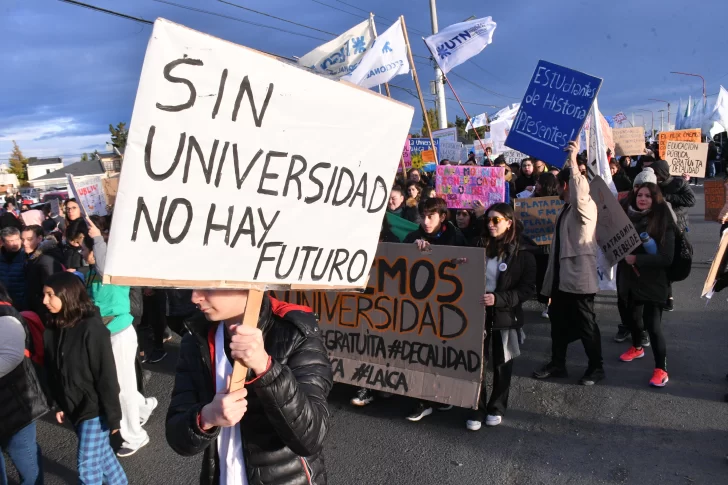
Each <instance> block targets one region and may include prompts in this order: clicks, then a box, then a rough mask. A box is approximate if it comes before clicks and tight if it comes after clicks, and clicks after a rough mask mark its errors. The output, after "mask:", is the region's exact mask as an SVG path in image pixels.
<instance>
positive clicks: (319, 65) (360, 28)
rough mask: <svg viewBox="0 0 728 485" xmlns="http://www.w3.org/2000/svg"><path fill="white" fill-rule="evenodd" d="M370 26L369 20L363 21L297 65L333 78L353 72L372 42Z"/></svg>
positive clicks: (310, 53) (372, 36)
mask: <svg viewBox="0 0 728 485" xmlns="http://www.w3.org/2000/svg"><path fill="white" fill-rule="evenodd" d="M372 24H373V22H372V21H371V20H365V21H364V22H362V23H360V24H359V25H355V26H354V27H352V28H350V29H349V30H347V31H346V32H344V33H343V34H341V35H340V36H338V37H337V38H335V39H334V40H331V41H329V42H327V43H325V44H324V45H321V46H318V47H317V48H315V49H314V50H312V51H311V52H309V53H308V54H306V55H305V56H303V57H301V58H300V59H298V64H300V65H301V66H304V67H310V68H311V69H313V70H314V71H316V72H320V73H322V74H327V75H329V76H333V77H335V78H339V77H341V76H345V75H347V74H349V73H350V72H353V71H354V69H356V66H357V65H358V64H359V62H360V61H361V59H362V57H364V54H365V53H366V52H367V50H368V49H369V48H370V47H371V46H372V42H373V41H374V28H373V27H372Z"/></svg>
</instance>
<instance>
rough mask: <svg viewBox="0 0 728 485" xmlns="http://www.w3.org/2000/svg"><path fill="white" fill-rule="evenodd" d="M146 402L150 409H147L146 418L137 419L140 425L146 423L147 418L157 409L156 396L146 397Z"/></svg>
mask: <svg viewBox="0 0 728 485" xmlns="http://www.w3.org/2000/svg"><path fill="white" fill-rule="evenodd" d="M146 404H149V405H150V406H151V408H152V409H150V410H149V415H148V416H147V417H146V419H140V420H139V422H140V423H141V425H142V426H144V425H145V424H147V421H149V418H151V417H152V413H153V412H154V410H155V409H157V406H159V401H157V398H156V397H148V398H147V399H146Z"/></svg>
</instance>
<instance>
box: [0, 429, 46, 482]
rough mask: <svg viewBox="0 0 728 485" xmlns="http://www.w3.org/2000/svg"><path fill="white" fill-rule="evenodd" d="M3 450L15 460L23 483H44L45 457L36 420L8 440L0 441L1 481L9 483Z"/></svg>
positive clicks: (14, 462)
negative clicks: (42, 453) (41, 451)
mask: <svg viewBox="0 0 728 485" xmlns="http://www.w3.org/2000/svg"><path fill="white" fill-rule="evenodd" d="M3 451H4V452H5V453H7V454H8V455H9V456H10V458H11V459H12V460H13V464H14V465H15V468H16V469H17V470H18V474H19V475H20V483H21V485H38V484H41V485H42V483H43V458H42V456H41V453H40V446H38V442H37V441H36V438H35V422H32V423H30V424H29V425H28V426H26V427H25V428H23V429H21V430H20V431H18V432H17V433H15V434H14V435H13V436H11V437H10V438H9V439H8V440H7V441H4V442H2V443H0V483H1V484H2V485H7V483H8V478H7V471H6V469H5V458H4V457H3V453H2V452H3Z"/></svg>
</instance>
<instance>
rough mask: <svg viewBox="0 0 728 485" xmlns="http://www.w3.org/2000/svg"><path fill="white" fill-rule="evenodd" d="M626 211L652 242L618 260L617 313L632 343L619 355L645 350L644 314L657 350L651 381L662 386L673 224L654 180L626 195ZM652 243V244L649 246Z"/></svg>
mask: <svg viewBox="0 0 728 485" xmlns="http://www.w3.org/2000/svg"><path fill="white" fill-rule="evenodd" d="M625 211H626V212H627V216H629V219H630V220H631V221H632V224H633V225H634V228H635V229H636V230H637V233H639V234H640V236H641V237H642V236H643V235H647V236H649V237H650V238H651V239H652V242H649V241H648V242H647V243H644V244H642V245H641V246H639V247H638V248H637V249H636V250H635V251H634V253H633V254H630V255H628V256H626V257H625V258H624V259H623V260H622V261H620V262H619V264H618V265H617V292H618V294H619V298H620V300H621V301H623V302H625V303H623V304H621V305H620V306H619V310H620V311H619V313H620V317H621V319H622V323H623V324H624V325H626V326H627V327H628V328H629V329H630V330H631V332H632V347H630V349H629V350H628V351H627V352H625V353H624V354H622V355H621V356H620V360H621V361H622V362H631V361H633V360H634V359H641V358H642V357H644V356H645V351H644V348H643V346H642V328H641V325H640V323H639V322H640V320H642V321H643V322H644V326H645V327H646V329H647V331H648V332H649V334H650V341H651V343H652V351H653V353H654V355H655V370H654V373H653V375H652V379H651V380H650V385H651V386H655V387H663V386H664V385H665V384H667V381H668V376H667V367H666V355H667V350H666V344H665V336H664V335H663V333H662V321H661V320H662V310H663V306H664V305H665V301H666V300H667V293H668V286H669V281H668V279H667V269H668V268H669V267H670V265H671V264H672V259H673V254H674V251H675V231H676V230H677V227H676V225H675V220H674V217H673V215H672V213H671V211H670V207H669V206H668V204H667V203H666V202H665V200H664V199H663V197H662V193H661V192H660V188H659V187H658V186H657V185H656V184H653V183H646V184H642V185H638V186H637V187H635V191H634V192H632V193H631V194H630V196H629V198H628V199H627V203H626V204H625ZM643 239H644V237H643ZM652 245H654V246H653V247H654V249H653V250H650V246H652Z"/></svg>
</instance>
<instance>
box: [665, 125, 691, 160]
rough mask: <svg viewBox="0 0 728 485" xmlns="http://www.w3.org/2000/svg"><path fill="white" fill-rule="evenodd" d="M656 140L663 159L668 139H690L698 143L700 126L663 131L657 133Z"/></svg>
mask: <svg viewBox="0 0 728 485" xmlns="http://www.w3.org/2000/svg"><path fill="white" fill-rule="evenodd" d="M657 141H658V144H659V151H660V158H661V159H662V160H664V159H665V151H666V150H667V142H668V141H691V142H693V143H700V128H694V129H690V130H677V131H663V132H661V133H659V134H658V135H657Z"/></svg>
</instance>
